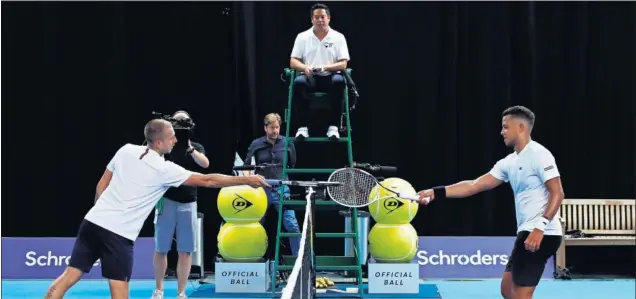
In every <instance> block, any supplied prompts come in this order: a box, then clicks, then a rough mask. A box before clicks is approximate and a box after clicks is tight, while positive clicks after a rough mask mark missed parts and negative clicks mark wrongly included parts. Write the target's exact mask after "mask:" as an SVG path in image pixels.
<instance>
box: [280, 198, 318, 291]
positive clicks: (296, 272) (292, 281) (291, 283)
mask: <svg viewBox="0 0 636 299" xmlns="http://www.w3.org/2000/svg"><path fill="white" fill-rule="evenodd" d="M312 193H314V191H313V189H312V188H309V192H307V196H306V197H305V199H306V200H307V206H306V208H305V219H304V220H303V233H302V236H301V237H300V244H301V246H300V248H299V249H298V256H297V257H296V262H295V263H294V268H292V273H291V274H290V275H289V280H287V285H286V286H285V287H284V288H283V291H282V295H281V299H292V295H293V292H294V287H295V286H296V280H298V277H299V276H300V268H302V264H303V259H302V257H303V256H304V254H305V246H303V244H305V242H306V241H307V234H308V233H309V231H308V230H309V225H308V223H309V213H310V212H311V195H312ZM308 287H311V286H308Z"/></svg>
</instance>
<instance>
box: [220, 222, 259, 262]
mask: <svg viewBox="0 0 636 299" xmlns="http://www.w3.org/2000/svg"><path fill="white" fill-rule="evenodd" d="M217 240H218V247H219V254H221V256H222V257H223V259H224V260H226V261H228V262H233V263H253V262H257V261H258V260H260V259H261V258H262V257H263V255H265V252H266V251H267V232H265V228H263V226H262V225H261V224H260V223H258V222H255V223H225V224H224V225H223V227H221V230H220V231H219V235H218V236H217Z"/></svg>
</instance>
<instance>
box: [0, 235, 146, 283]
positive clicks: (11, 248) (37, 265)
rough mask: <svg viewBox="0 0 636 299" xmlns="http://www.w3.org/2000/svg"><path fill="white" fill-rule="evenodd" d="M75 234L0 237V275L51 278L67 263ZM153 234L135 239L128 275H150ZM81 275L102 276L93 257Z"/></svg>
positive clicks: (3, 276) (143, 277) (142, 277)
mask: <svg viewBox="0 0 636 299" xmlns="http://www.w3.org/2000/svg"><path fill="white" fill-rule="evenodd" d="M74 242H75V238H2V278H3V279H55V278H57V276H59V275H60V274H62V272H64V269H66V266H68V263H69V260H70V258H71V252H72V250H73V244H74ZM154 248H155V243H154V240H153V238H139V239H137V241H136V242H135V249H134V264H133V273H132V279H154V274H153V268H152V254H153V252H154ZM83 278H84V279H102V267H101V263H100V260H97V261H96V262H95V264H94V265H93V268H92V269H91V271H90V272H89V273H87V274H85V275H84V277H83Z"/></svg>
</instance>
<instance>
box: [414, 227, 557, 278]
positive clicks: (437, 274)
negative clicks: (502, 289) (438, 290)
mask: <svg viewBox="0 0 636 299" xmlns="http://www.w3.org/2000/svg"><path fill="white" fill-rule="evenodd" d="M515 239H516V237H420V238H419V240H418V251H417V254H416V255H415V257H414V258H413V260H412V261H411V263H413V264H418V266H419V272H420V278H422V279H461V278H501V275H502V274H503V272H504V270H505V268H506V264H508V261H509V259H510V253H511V252H512V248H513V247H514V243H515ZM552 273H554V258H550V259H549V260H548V262H547V264H546V267H545V270H544V271H543V277H546V278H549V277H552Z"/></svg>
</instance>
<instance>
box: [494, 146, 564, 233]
mask: <svg viewBox="0 0 636 299" xmlns="http://www.w3.org/2000/svg"><path fill="white" fill-rule="evenodd" d="M490 174H491V175H492V176H494V177H495V178H497V179H499V180H502V181H505V182H510V186H511V187H512V191H513V192H514V196H515V208H516V210H517V233H519V232H521V231H532V230H533V229H534V227H535V221H537V220H538V219H539V218H540V217H541V216H543V213H544V212H545V209H546V206H547V205H548V199H549V198H550V192H548V189H547V188H546V187H545V182H547V181H548V180H550V179H552V178H555V177H558V176H560V175H559V170H558V168H557V165H556V162H555V161H554V156H552V153H550V151H549V150H548V149H546V148H545V147H544V146H543V145H541V144H539V143H538V142H535V141H530V142H529V143H528V144H527V145H526V146H525V147H524V148H523V150H521V152H520V153H517V152H513V153H512V154H510V155H508V156H507V157H505V158H503V159H501V160H499V161H498V162H497V164H495V166H494V167H493V168H492V170H491V171H490ZM557 215H558V214H557ZM561 231H562V229H561V224H560V223H559V217H554V218H553V219H552V221H550V223H549V224H548V225H547V226H546V228H545V230H544V234H545V235H561Z"/></svg>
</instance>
